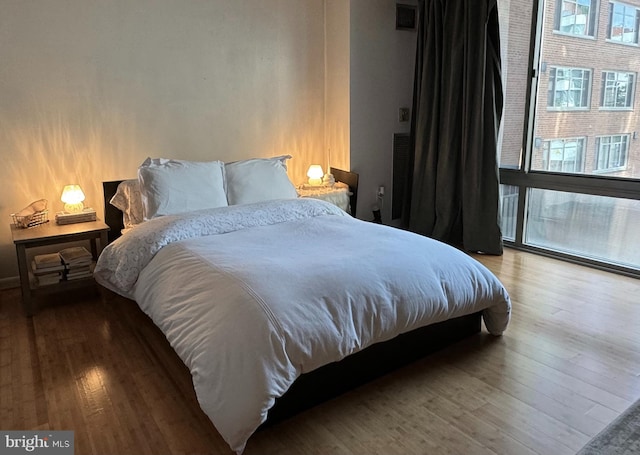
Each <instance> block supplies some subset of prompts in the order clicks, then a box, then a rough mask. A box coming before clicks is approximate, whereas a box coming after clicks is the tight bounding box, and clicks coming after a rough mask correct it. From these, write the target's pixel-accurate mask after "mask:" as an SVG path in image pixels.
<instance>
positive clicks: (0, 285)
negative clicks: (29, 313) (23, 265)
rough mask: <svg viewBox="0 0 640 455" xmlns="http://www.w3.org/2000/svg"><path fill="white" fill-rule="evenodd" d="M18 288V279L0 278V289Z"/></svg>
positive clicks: (12, 277) (14, 277) (13, 277)
mask: <svg viewBox="0 0 640 455" xmlns="http://www.w3.org/2000/svg"><path fill="white" fill-rule="evenodd" d="M19 287H20V277H18V276H10V277H9V278H0V289H11V288H19Z"/></svg>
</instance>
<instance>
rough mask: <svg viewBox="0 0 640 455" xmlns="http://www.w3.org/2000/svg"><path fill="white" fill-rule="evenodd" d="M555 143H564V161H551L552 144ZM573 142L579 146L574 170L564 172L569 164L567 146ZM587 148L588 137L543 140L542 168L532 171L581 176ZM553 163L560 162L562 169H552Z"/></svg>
mask: <svg viewBox="0 0 640 455" xmlns="http://www.w3.org/2000/svg"><path fill="white" fill-rule="evenodd" d="M553 142H562V160H552V159H551V151H552V150H553V149H552V148H551V144H552V143H553ZM572 142H575V143H578V144H579V146H578V147H576V154H575V156H576V157H575V160H574V163H575V164H574V170H572V171H567V170H564V167H565V163H566V162H567V160H565V156H566V153H567V151H568V149H567V145H568V144H570V143H572ZM586 148H587V138H586V136H577V137H562V138H553V139H543V140H542V168H541V169H532V170H535V171H543V172H555V173H558V174H581V173H583V172H584V166H585V156H586ZM552 161H560V163H561V164H560V167H561V169H551V162H552Z"/></svg>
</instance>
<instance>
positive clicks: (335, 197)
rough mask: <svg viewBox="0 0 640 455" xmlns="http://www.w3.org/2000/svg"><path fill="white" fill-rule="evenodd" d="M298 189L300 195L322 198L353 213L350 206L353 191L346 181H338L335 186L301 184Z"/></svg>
mask: <svg viewBox="0 0 640 455" xmlns="http://www.w3.org/2000/svg"><path fill="white" fill-rule="evenodd" d="M297 191H298V195H299V196H300V197H310V198H314V199H321V200H323V201H327V202H330V203H332V204H334V205H337V206H338V207H340V208H341V209H342V210H344V211H345V212H347V213H351V209H350V207H349V200H350V199H349V198H350V196H351V192H350V191H349V186H348V185H346V184H344V183H341V182H336V183H335V184H334V185H333V186H318V187H312V186H308V185H301V186H299V187H298V188H297Z"/></svg>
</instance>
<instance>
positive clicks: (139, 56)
mask: <svg viewBox="0 0 640 455" xmlns="http://www.w3.org/2000/svg"><path fill="white" fill-rule="evenodd" d="M0 33H1V34H0V158H1V163H2V165H1V166H0V182H2V195H1V196H0V220H2V222H0V281H2V280H3V279H4V280H5V281H6V280H7V279H8V278H10V277H15V276H16V275H17V266H16V262H15V251H14V248H13V244H12V242H11V235H10V231H9V222H10V217H9V215H10V213H12V212H14V211H18V210H20V209H21V208H23V207H24V206H25V205H27V204H29V203H30V202H32V201H33V200H36V199H40V198H43V197H44V198H47V199H48V200H49V201H50V209H52V210H53V211H56V210H61V203H60V201H59V195H60V190H61V189H62V186H63V185H64V184H66V183H70V182H77V183H79V184H80V185H82V187H83V189H84V190H85V193H86V194H87V200H86V203H87V204H88V205H90V206H93V207H94V208H96V209H97V210H98V212H99V213H100V214H101V213H102V194H101V182H102V181H103V180H109V179H119V178H128V177H134V176H135V175H136V168H137V166H138V165H139V164H140V163H141V162H142V161H143V160H144V158H145V157H147V156H163V157H173V158H182V159H194V160H208V159H223V160H231V159H239V158H247V157H252V156H271V155H276V154H282V153H288V154H291V155H293V156H294V159H293V160H291V161H290V177H291V178H292V180H294V181H295V182H298V181H301V180H303V179H304V178H305V176H304V174H305V171H306V168H307V166H308V165H309V163H311V162H320V163H323V164H324V163H325V162H327V160H328V157H327V154H326V152H325V150H326V148H325V125H324V122H325V114H324V102H325V87H324V84H325V74H324V73H325V61H324V58H325V55H324V54H325V49H324V46H325V40H324V1H323V0H306V1H299V0H259V1H257V0H256V1H237V0H217V1H206V2H205V1H178V0H154V1H151V0H136V1H135V2H131V1H128V0H112V1H109V2H87V1H85V0H66V1H63V0H52V1H46V2H45V1H38V2H33V1H24V2H4V3H3V7H2V14H0ZM332 128H333V129H335V128H337V127H336V126H332ZM338 133H340V131H338ZM347 153H348V151H347Z"/></svg>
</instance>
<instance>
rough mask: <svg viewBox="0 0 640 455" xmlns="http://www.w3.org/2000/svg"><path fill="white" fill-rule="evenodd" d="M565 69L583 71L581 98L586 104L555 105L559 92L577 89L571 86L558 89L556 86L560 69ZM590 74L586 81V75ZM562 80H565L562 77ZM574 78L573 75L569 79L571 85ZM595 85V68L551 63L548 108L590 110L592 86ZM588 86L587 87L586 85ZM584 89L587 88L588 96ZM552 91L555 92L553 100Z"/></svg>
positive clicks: (553, 109) (556, 109)
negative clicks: (584, 93) (565, 88)
mask: <svg viewBox="0 0 640 455" xmlns="http://www.w3.org/2000/svg"><path fill="white" fill-rule="evenodd" d="M559 69H560V70H563V71H570V72H573V71H582V72H583V75H582V78H581V79H580V80H581V82H582V84H583V87H582V88H581V89H580V93H581V96H580V100H581V101H582V100H583V99H584V105H580V106H556V105H555V101H556V99H557V95H556V94H557V93H559V92H570V91H572V90H573V91H575V89H572V88H571V87H569V88H568V89H567V90H557V89H556V87H557V85H558V70H559ZM585 74H588V75H589V78H588V80H587V81H585V79H584V75H585ZM561 80H564V78H563V79H561ZM573 80H574V78H573V77H571V78H570V79H569V85H571V82H572V81H573ZM592 85H593V70H592V69H591V68H579V67H571V66H562V65H550V66H549V85H548V89H547V110H549V111H588V110H589V109H590V107H591V87H592ZM584 86H586V87H584ZM584 90H586V96H584V95H583V92H584ZM551 93H553V100H551ZM566 98H567V99H569V98H570V97H569V96H568V95H567V96H566Z"/></svg>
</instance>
